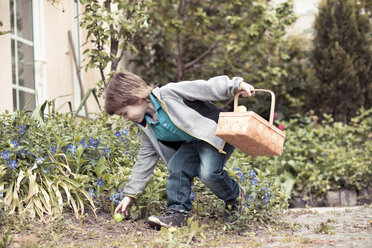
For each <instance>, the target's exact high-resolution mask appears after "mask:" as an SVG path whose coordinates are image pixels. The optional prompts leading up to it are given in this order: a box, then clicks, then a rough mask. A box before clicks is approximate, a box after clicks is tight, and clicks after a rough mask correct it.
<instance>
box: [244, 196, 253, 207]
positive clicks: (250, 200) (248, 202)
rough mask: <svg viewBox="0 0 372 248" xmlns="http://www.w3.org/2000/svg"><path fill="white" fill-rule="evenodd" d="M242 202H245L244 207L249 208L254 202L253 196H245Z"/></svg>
mask: <svg viewBox="0 0 372 248" xmlns="http://www.w3.org/2000/svg"><path fill="white" fill-rule="evenodd" d="M244 200H245V202H246V205H245V207H247V208H249V206H250V205H251V204H252V203H253V202H254V196H253V195H251V196H246V197H245V199H244Z"/></svg>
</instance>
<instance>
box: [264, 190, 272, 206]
mask: <svg viewBox="0 0 372 248" xmlns="http://www.w3.org/2000/svg"><path fill="white" fill-rule="evenodd" d="M270 197H271V193H270V192H267V193H265V196H264V200H263V202H264V203H265V204H268V203H270Z"/></svg>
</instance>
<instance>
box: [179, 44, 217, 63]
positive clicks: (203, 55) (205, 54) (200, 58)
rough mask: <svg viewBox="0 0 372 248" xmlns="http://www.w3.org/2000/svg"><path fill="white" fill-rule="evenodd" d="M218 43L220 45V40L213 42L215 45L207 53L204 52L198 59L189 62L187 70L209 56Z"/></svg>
mask: <svg viewBox="0 0 372 248" xmlns="http://www.w3.org/2000/svg"><path fill="white" fill-rule="evenodd" d="M218 43H219V40H215V41H214V42H213V44H212V45H211V46H210V47H209V48H208V49H207V50H206V51H204V52H203V53H202V54H201V55H200V56H199V57H197V58H196V59H194V60H192V61H190V62H188V63H187V64H186V65H185V68H186V69H189V68H190V67H191V66H193V65H194V64H196V63H198V62H199V61H200V60H202V59H203V58H205V57H206V56H207V55H208V54H210V53H211V52H212V51H213V50H214V49H215V48H216V47H217V45H218Z"/></svg>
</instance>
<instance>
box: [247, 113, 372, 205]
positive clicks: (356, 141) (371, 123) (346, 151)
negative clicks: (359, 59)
mask: <svg viewBox="0 0 372 248" xmlns="http://www.w3.org/2000/svg"><path fill="white" fill-rule="evenodd" d="M371 116H372V109H369V110H364V109H361V110H360V111H359V114H358V116H357V117H355V118H353V119H352V121H351V124H350V125H344V124H342V123H339V122H334V121H333V119H332V118H331V117H330V116H329V115H324V120H323V121H322V123H317V118H316V117H314V116H311V115H306V116H296V117H295V118H293V119H291V120H290V121H289V122H286V123H285V127H286V130H285V131H286V140H285V144H284V150H283V154H282V156H280V157H274V158H273V157H257V158H254V159H252V164H253V165H254V166H255V167H258V168H261V169H265V168H270V169H272V170H273V171H274V174H275V175H276V182H277V184H280V185H281V188H282V192H283V193H286V195H287V197H289V196H302V197H303V199H304V200H305V201H308V202H310V203H315V202H316V201H322V199H324V194H325V193H326V192H327V191H328V190H336V189H339V188H346V189H355V190H361V189H364V188H366V187H368V186H372V181H371V178H372V165H371V157H372V149H371V148H372V142H371V127H372V117H371Z"/></svg>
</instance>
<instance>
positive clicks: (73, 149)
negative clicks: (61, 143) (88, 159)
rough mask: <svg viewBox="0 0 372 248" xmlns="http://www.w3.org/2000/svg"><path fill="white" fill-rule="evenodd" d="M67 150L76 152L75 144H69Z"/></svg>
mask: <svg viewBox="0 0 372 248" xmlns="http://www.w3.org/2000/svg"><path fill="white" fill-rule="evenodd" d="M68 150H69V151H70V152H71V153H72V154H73V155H75V154H76V146H75V145H69V146H68Z"/></svg>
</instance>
